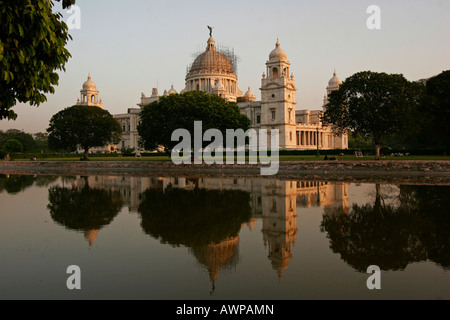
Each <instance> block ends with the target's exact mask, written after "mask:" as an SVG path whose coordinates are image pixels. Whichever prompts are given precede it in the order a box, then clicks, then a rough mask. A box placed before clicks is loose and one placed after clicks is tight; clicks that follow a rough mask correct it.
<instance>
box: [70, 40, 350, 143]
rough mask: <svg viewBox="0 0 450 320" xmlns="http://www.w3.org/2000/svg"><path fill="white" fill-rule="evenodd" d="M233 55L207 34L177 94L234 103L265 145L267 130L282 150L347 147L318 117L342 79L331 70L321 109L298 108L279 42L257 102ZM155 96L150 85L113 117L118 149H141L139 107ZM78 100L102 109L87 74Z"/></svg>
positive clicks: (269, 61)
mask: <svg viewBox="0 0 450 320" xmlns="http://www.w3.org/2000/svg"><path fill="white" fill-rule="evenodd" d="M234 58H235V56H234V54H230V52H227V51H226V50H225V51H224V50H222V52H221V50H218V48H217V47H216V42H215V40H214V38H213V37H212V35H211V33H210V37H209V38H208V40H207V46H206V49H205V51H204V52H202V53H200V54H199V55H198V56H197V57H196V58H195V60H194V62H193V63H192V65H191V66H190V67H188V70H187V74H186V78H185V87H184V89H183V90H181V92H180V93H185V92H188V91H194V90H200V91H204V92H207V93H208V94H214V95H219V96H221V97H223V98H225V99H226V100H228V101H233V102H236V103H237V105H238V107H239V110H240V112H241V113H242V114H244V115H246V116H248V118H249V119H250V121H251V128H252V129H255V130H256V132H259V130H261V129H265V130H267V132H268V144H267V145H270V133H271V132H272V130H278V133H279V148H280V149H282V150H283V149H284V150H315V149H321V150H329V149H347V148H348V137H347V135H346V134H343V135H335V134H334V133H333V131H332V130H331V128H330V127H329V126H325V125H324V124H323V123H322V121H321V116H322V114H323V112H324V111H325V110H326V104H327V103H328V95H329V94H330V93H331V92H332V91H333V90H337V89H339V86H340V84H341V83H342V82H341V80H340V79H339V78H338V77H337V75H336V72H334V74H333V77H332V78H331V79H330V80H329V82H328V86H327V87H326V95H325V97H324V101H323V105H322V110H297V109H296V104H297V103H296V91H297V88H296V86H295V79H294V75H293V74H292V73H291V72H290V67H291V63H290V62H289V61H288V59H287V54H286V52H285V51H284V50H283V49H282V48H281V45H280V42H279V41H278V40H277V42H276V44H275V48H274V49H273V50H272V51H271V52H270V53H269V59H268V60H267V61H266V63H265V69H266V71H265V72H264V73H263V74H262V77H261V88H260V90H261V100H260V101H256V96H255V94H254V93H253V91H252V90H251V89H250V87H249V88H248V90H247V91H246V92H245V93H243V92H242V91H241V90H240V89H239V87H238V77H237V74H236V68H237V67H236V60H235V59H234ZM170 94H177V91H176V90H175V89H174V88H173V85H172V87H171V88H170V89H169V90H165V91H164V93H163V95H162V96H167V95H170ZM160 97H161V96H160V95H159V93H158V90H157V89H156V88H153V90H152V94H151V96H149V97H147V96H146V95H145V94H144V93H142V94H141V98H140V102H139V103H137V105H138V106H139V108H129V109H128V110H127V113H123V114H115V115H113V116H114V118H116V119H117V121H118V122H119V123H120V125H121V126H122V130H123V135H122V140H121V142H120V143H119V145H118V146H117V149H118V150H120V149H123V148H133V149H135V150H140V146H139V134H138V131H137V126H138V124H139V121H140V119H139V113H140V110H141V109H142V108H143V107H145V106H146V105H148V104H150V103H152V102H154V101H158V100H159V98H160ZM78 103H79V104H88V105H97V106H99V107H102V102H101V99H100V100H98V90H97V89H96V87H95V84H94V83H93V82H92V80H91V78H90V76H89V77H88V81H86V82H85V83H84V84H83V89H82V90H81V100H80V99H78Z"/></svg>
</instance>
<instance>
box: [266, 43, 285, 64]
mask: <svg viewBox="0 0 450 320" xmlns="http://www.w3.org/2000/svg"><path fill="white" fill-rule="evenodd" d="M286 59H287V54H286V51H284V50H283V49H281V48H280V42H279V41H278V40H277V43H276V44H275V49H273V50H272V52H271V53H270V55H269V60H286Z"/></svg>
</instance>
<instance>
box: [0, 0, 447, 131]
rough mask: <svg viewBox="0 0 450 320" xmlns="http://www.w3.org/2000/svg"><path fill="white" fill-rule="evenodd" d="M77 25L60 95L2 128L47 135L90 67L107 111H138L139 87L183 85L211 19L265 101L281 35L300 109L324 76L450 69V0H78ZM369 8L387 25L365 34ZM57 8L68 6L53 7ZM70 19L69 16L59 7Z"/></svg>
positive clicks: (22, 110)
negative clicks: (265, 83)
mask: <svg viewBox="0 0 450 320" xmlns="http://www.w3.org/2000/svg"><path fill="white" fill-rule="evenodd" d="M76 4H77V6H78V7H79V8H80V12H81V15H80V21H81V28H80V29H79V30H76V29H73V30H70V34H71V35H72V37H73V40H72V41H70V42H69V44H68V49H69V51H70V52H71V54H72V58H71V59H70V60H69V61H68V63H67V64H66V72H65V73H63V72H61V73H60V82H59V86H58V87H56V92H55V94H54V95H51V94H49V95H48V96H47V98H48V101H47V102H46V103H44V104H42V105H41V106H39V108H36V107H31V106H30V105H29V104H18V105H16V106H15V107H14V108H13V110H15V112H16V113H18V115H19V117H18V119H17V120H16V121H8V120H1V121H0V130H7V129H11V128H15V129H20V130H24V131H25V132H29V133H35V132H39V131H45V129H46V128H47V127H48V122H49V120H50V118H51V116H52V115H53V114H55V113H56V112H58V111H60V110H62V109H64V108H65V107H68V106H72V105H74V104H75V103H76V100H77V98H78V97H79V96H80V90H81V87H82V84H83V82H84V81H86V79H87V76H88V73H90V74H91V76H92V80H93V81H94V82H95V83H96V84H97V89H98V90H99V91H100V93H99V96H100V98H102V100H103V107H104V109H106V110H108V111H109V112H110V113H112V114H117V113H126V111H127V108H130V107H137V105H136V104H137V103H139V102H140V96H141V92H144V93H145V94H146V95H147V96H150V95H151V91H152V88H155V87H157V88H158V90H159V93H160V94H162V93H163V92H164V90H165V89H167V90H168V89H170V86H171V84H173V85H174V88H175V89H176V90H177V91H178V92H180V91H181V90H182V89H183V88H184V79H185V76H186V67H187V66H188V64H190V63H191V62H192V60H193V58H192V54H193V53H194V52H197V51H199V50H204V49H205V48H206V41H207V40H208V37H209V30H208V28H207V26H208V25H210V26H213V27H214V29H213V37H214V39H215V41H216V44H217V45H220V44H222V45H227V46H229V47H230V48H233V49H234V52H235V54H236V55H237V56H238V57H239V64H238V85H239V88H240V89H241V90H242V91H243V92H245V91H247V88H248V87H249V86H250V87H251V88H252V90H253V92H254V93H255V94H256V96H257V99H258V100H259V99H260V91H259V88H260V84H261V75H262V73H263V72H264V71H265V62H266V61H267V60H268V57H269V53H270V52H271V51H272V50H273V49H274V47H275V43H276V41H277V38H278V39H279V41H280V43H281V48H282V49H284V50H285V51H286V53H287V55H288V60H289V61H290V62H291V72H293V73H294V76H295V80H296V87H297V93H296V100H297V109H298V110H301V109H311V110H317V109H321V107H322V101H323V96H324V94H325V93H326V91H325V88H326V86H327V83H328V80H329V79H330V78H331V77H332V75H333V70H334V69H336V71H337V74H338V76H339V77H340V78H341V80H345V78H346V77H349V76H351V75H352V74H354V73H356V72H359V71H365V70H371V71H375V72H386V73H401V74H403V75H404V76H405V77H406V78H407V79H409V80H419V79H423V78H428V77H430V76H433V75H436V74H439V73H441V72H442V71H444V70H449V69H450V1H448V0H426V1H425V0H390V1H384V0H376V1H365V0H341V1H331V0H316V1H303V0H291V1H289V0H278V1H275V0H271V1H267V0H240V1H236V0H228V1H217V0H208V1H206V0H190V1H178V0H172V1H148V0H128V1H125V0H109V1H106V0H105V1H100V0H96V1H92V0H77V2H76ZM370 5H377V6H379V7H380V9H381V29H380V30H369V29H368V28H367V25H366V21H367V19H368V18H369V16H370V14H368V13H366V10H367V8H368V7H369V6H370ZM55 10H58V11H62V8H61V4H60V3H56V5H55ZM63 13H64V19H65V21H67V19H69V16H70V14H68V13H67V12H65V11H63Z"/></svg>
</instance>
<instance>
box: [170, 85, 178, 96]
mask: <svg viewBox="0 0 450 320" xmlns="http://www.w3.org/2000/svg"><path fill="white" fill-rule="evenodd" d="M177 93H178V92H177V90H175V89H174V88H173V85H171V86H170V89H169V94H177Z"/></svg>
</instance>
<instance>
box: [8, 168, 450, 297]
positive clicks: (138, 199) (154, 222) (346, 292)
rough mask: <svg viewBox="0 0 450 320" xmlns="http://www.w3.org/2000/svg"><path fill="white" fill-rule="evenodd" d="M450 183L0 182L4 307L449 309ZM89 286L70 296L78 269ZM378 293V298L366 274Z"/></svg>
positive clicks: (24, 178)
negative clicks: (137, 302)
mask: <svg viewBox="0 0 450 320" xmlns="http://www.w3.org/2000/svg"><path fill="white" fill-rule="evenodd" d="M449 194H450V186H440V185H439V186H438V185H420V184H417V185H391V184H372V183H367V184H364V183H345V182H332V181H283V180H277V179H267V178H264V179H234V178H196V177H192V178H186V177H170V178H169V177H134V176H46V175H39V176H31V175H0V259H1V260H0V261H1V263H0V299H163V300H175V299H180V300H186V299H202V300H205V299H221V300H222V299H233V300H234V299H258V300H267V299H277V300H299V299H450V271H449V270H450V212H449V208H450V198H449V196H448V195H449ZM72 265H76V266H78V267H79V268H80V283H81V290H69V289H68V287H67V282H68V278H69V277H70V276H71V274H70V273H67V268H68V267H69V266H72ZM372 265H376V266H378V267H379V268H380V270H381V273H380V278H379V279H380V283H381V289H380V290H377V289H374V290H369V289H368V287H367V282H368V279H369V277H371V276H372V274H369V273H367V269H368V267H369V266H372Z"/></svg>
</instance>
